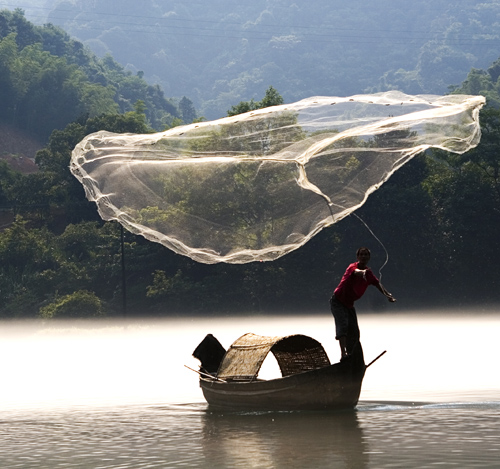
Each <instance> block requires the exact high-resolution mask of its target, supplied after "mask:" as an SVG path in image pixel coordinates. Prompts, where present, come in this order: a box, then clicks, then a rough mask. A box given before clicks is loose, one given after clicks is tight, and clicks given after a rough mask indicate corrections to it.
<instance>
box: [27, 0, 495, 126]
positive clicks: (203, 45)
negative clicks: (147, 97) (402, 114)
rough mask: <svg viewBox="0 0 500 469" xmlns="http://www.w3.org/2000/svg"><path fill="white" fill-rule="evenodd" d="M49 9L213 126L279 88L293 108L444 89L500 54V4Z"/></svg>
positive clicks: (278, 2) (127, 2)
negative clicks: (327, 98) (323, 98)
mask: <svg viewBox="0 0 500 469" xmlns="http://www.w3.org/2000/svg"><path fill="white" fill-rule="evenodd" d="M34 1H35V0H25V1H24V2H23V4H26V5H30V4H32V3H33V2H34ZM36 1H37V3H38V4H39V3H40V1H39V0H36ZM45 5H46V6H45V7H44V8H38V9H36V10H32V11H36V15H34V20H35V19H36V20H37V21H40V22H41V21H47V22H50V23H53V24H56V25H59V26H61V27H63V28H64V29H65V31H67V32H68V33H69V34H70V35H72V36H73V37H75V38H76V39H78V40H80V41H82V42H83V43H84V44H85V45H87V46H88V47H90V48H91V49H92V50H93V51H94V52H95V53H96V54H98V55H99V56H104V55H105V54H111V55H112V56H113V57H114V58H115V59H116V60H117V61H118V62H119V63H120V64H122V65H123V66H124V67H125V68H126V70H129V71H131V72H132V73H133V74H136V73H143V74H144V78H145V79H146V80H147V81H148V82H149V83H155V84H156V83H157V84H159V85H160V86H161V87H162V89H163V90H164V91H165V93H166V94H167V95H168V96H173V97H176V98H177V99H179V98H181V97H182V96H184V95H185V96H188V97H189V98H190V99H191V100H192V101H193V102H194V104H195V107H196V108H197V109H198V110H199V111H200V113H201V114H202V115H204V116H205V117H206V118H208V119H213V118H218V117H222V116H224V115H225V114H226V111H227V110H228V109H229V108H230V107H231V106H232V105H234V104H236V103H238V102H239V101H247V100H250V99H251V98H254V99H260V98H261V97H262V96H263V95H264V91H265V90H266V89H267V88H268V87H269V86H270V85H272V86H274V87H275V88H276V89H277V90H278V91H279V93H280V94H281V95H282V96H283V98H284V100H285V102H293V101H296V100H299V99H302V98H305V97H309V96H315V95H333V96H335V95H342V96H346V95H350V94H356V93H364V92H373V91H384V90H387V89H400V90H402V91H404V92H407V93H437V94H444V93H447V92H448V86H450V85H459V84H460V83H461V82H462V81H463V80H464V79H465V78H466V76H467V73H468V72H469V71H470V69H471V68H473V67H474V68H483V69H484V68H486V67H487V66H488V65H489V64H491V63H492V62H494V61H495V60H496V59H497V58H498V56H499V55H500V47H499V46H500V21H499V18H500V1H499V0H491V1H489V2H477V1H472V0H456V1H454V2H450V1H448V0H419V1H418V2H416V1H410V0H399V1H397V2H396V1H394V0H373V1H370V2H366V1H363V0H350V1H349V2H346V1H340V0H336V1H334V0H309V1H307V2H305V1H303V2H296V1H295V0H253V1H251V2H234V1H232V0H211V1H210V2H208V3H207V2H195V1H190V2H177V1H174V0H162V1H161V2H158V1H155V0H144V1H141V2H137V1H136V0H100V1H99V2H91V1H89V0H71V1H69V0H50V1H47V2H46V3H45ZM37 6H38V7H39V5H37ZM35 16H36V18H35ZM28 17H29V16H28ZM42 18H43V20H42Z"/></svg>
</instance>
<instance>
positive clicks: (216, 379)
mask: <svg viewBox="0 0 500 469" xmlns="http://www.w3.org/2000/svg"><path fill="white" fill-rule="evenodd" d="M184 366H185V367H186V368H187V369H188V370H191V371H194V372H195V373H198V374H199V375H200V376H203V377H204V378H210V379H213V380H214V381H220V382H221V383H227V381H226V380H224V379H221V378H217V376H213V375H209V374H208V373H203V371H199V370H195V369H194V368H190V367H189V366H187V365H184Z"/></svg>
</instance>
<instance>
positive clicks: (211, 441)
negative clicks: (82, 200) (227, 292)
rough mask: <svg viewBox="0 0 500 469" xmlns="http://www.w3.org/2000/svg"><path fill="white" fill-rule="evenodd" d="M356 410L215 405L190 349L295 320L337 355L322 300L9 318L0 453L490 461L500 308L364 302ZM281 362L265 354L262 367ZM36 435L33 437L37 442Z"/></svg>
mask: <svg viewBox="0 0 500 469" xmlns="http://www.w3.org/2000/svg"><path fill="white" fill-rule="evenodd" d="M359 323H360V328H361V341H362V344H363V347H364V351H365V360H366V362H367V363H368V362H370V361H371V360H372V359H373V358H375V357H376V356H377V355H379V354H380V353H381V352H382V351H384V350H387V353H386V354H385V355H384V356H383V357H382V358H381V359H380V360H378V361H377V362H376V363H374V364H373V365H372V366H371V367H370V368H369V369H368V370H367V373H366V377H365V380H364V382H363V388H362V392H361V397H360V403H359V405H358V408H357V410H356V411H355V412H348V413H328V412H326V413H322V412H320V413H301V412H289V413H287V412H280V413H222V414H221V413H214V412H211V411H210V410H207V406H206V403H205V401H204V399H203V395H202V393H201V390H200V388H199V386H198V375H197V374H196V373H194V372H193V371H191V370H189V369H187V368H186V367H185V366H184V365H187V366H190V367H192V368H195V369H197V368H198V362H197V361H196V360H195V359H194V358H192V356H191V353H192V351H193V350H194V348H195V347H196V346H197V345H198V343H199V342H200V341H201V340H202V339H203V337H204V336H205V335H206V334H207V333H212V334H214V335H215V336H216V337H217V338H218V339H219V341H220V342H221V343H222V344H223V345H224V347H226V348H227V347H228V346H229V345H230V344H231V343H232V342H233V341H234V340H235V339H236V338H238V337H239V336H241V335H242V334H244V333H246V332H254V333H257V334H262V335H286V334H294V333H301V334H305V335H309V336H311V337H314V338H315V339H317V340H319V341H320V342H321V343H322V344H323V346H324V347H325V350H326V351H327V353H328V355H329V357H330V360H331V361H332V362H335V361H338V358H339V356H340V352H339V348H338V344H337V342H336V341H335V340H334V336H335V330H334V329H335V328H334V322H333V318H332V317H331V316H330V315H329V313H325V314H324V315H308V314H304V315H302V316H291V317H288V316H287V317H285V316H279V317H278V316H275V317H273V316H266V315H260V316H253V317H244V318H231V317H224V318H185V319H182V318H181V319H163V320H155V321H153V320H143V321H141V320H133V321H132V320H130V321H118V320H116V321H99V322H89V321H76V322H75V321H72V322H36V321H30V322H4V323H2V324H1V329H0V353H1V356H2V361H1V363H0V376H1V380H2V386H0V402H1V410H0V467H2V468H4V467H5V468H8V467H16V468H17V467H20V468H35V467H36V468H42V467H47V468H52V467H56V466H57V467H82V468H83V467H102V468H119V467H120V468H125V467H130V468H141V467H158V468H166V467H186V466H187V467H228V468H229V467H270V468H274V467H340V468H341V467H353V468H354V467H355V468H372V467H373V468H375V467H377V468H378V467H415V468H417V467H419V468H421V467H434V466H435V465H436V464H445V465H446V464H448V465H455V466H456V467H498V465H497V461H498V460H500V442H499V439H498V435H499V434H500V374H499V373H498V372H497V369H498V358H499V356H500V353H499V352H500V344H499V342H498V333H499V331H500V314H498V312H497V311H494V310H492V311H489V312H477V311H470V312H463V313H459V314H457V313H451V312H447V311H435V312H432V313H429V312H425V313H423V312H414V313H406V312H405V313H404V314H403V313H394V314H361V315H359ZM278 374H279V371H278V368H277V365H276V363H275V361H274V358H273V357H268V359H267V360H266V362H265V363H264V366H263V369H262V371H261V377H264V378H269V377H273V376H277V375H278ZM35 442H36V444H35Z"/></svg>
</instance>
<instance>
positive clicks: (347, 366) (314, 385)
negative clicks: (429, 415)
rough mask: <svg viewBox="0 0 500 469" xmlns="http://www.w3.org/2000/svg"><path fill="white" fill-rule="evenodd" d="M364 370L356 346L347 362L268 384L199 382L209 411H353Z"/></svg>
mask: <svg viewBox="0 0 500 469" xmlns="http://www.w3.org/2000/svg"><path fill="white" fill-rule="evenodd" d="M365 370H366V366H365V363H364V359H363V351H362V349H361V345H360V344H359V345H358V347H357V350H356V351H355V353H354V354H353V355H352V356H351V357H350V358H349V359H347V360H345V361H343V362H341V363H336V364H334V365H330V366H326V367H323V368H319V369H316V370H312V371H307V372H304V373H299V374H296V375H292V376H287V377H284V378H278V379H273V380H268V381H259V380H256V381H252V382H238V381H232V382H222V381H217V380H213V379H209V378H204V377H201V378H200V386H201V388H202V391H203V395H204V396H205V399H206V401H207V402H208V404H209V406H210V407H213V408H217V409H234V410H333V409H335V410H338V409H352V408H353V407H355V406H356V405H357V403H358V400H359V395H360V392H361V385H362V382H363V377H364V374H365Z"/></svg>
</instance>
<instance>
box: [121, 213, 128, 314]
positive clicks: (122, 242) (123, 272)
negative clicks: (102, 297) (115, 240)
mask: <svg viewBox="0 0 500 469" xmlns="http://www.w3.org/2000/svg"><path fill="white" fill-rule="evenodd" d="M120 240H121V251H122V300H123V305H122V307H123V317H125V316H127V282H126V280H125V243H124V240H123V225H122V224H121V223H120Z"/></svg>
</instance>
